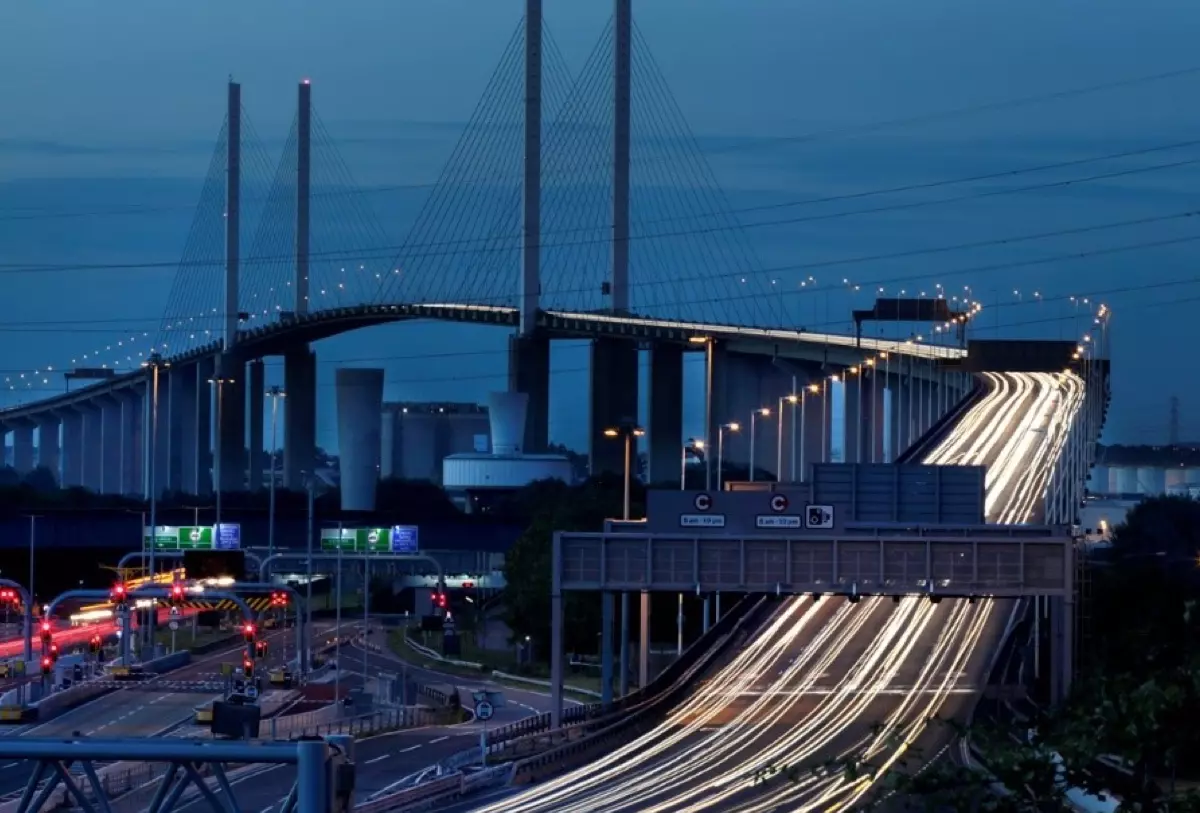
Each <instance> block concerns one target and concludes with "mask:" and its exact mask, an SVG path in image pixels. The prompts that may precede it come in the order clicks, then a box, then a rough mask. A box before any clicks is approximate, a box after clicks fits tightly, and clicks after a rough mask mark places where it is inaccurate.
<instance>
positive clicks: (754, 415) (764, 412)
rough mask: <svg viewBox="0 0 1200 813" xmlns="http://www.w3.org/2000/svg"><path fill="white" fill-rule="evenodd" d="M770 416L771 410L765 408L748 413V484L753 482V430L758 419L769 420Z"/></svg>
mask: <svg viewBox="0 0 1200 813" xmlns="http://www.w3.org/2000/svg"><path fill="white" fill-rule="evenodd" d="M770 416H771V410H769V409H767V408H766V407H762V408H761V409H756V410H754V411H753V412H751V413H750V482H752V483H753V482H754V445H755V441H756V438H755V429H756V428H757V425H758V419H759V418H760V417H763V418H769V417H770Z"/></svg>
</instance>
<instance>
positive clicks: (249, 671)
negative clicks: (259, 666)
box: [242, 658, 254, 677]
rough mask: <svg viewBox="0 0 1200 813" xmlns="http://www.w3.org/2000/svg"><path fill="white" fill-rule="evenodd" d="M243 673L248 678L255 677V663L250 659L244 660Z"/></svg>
mask: <svg viewBox="0 0 1200 813" xmlns="http://www.w3.org/2000/svg"><path fill="white" fill-rule="evenodd" d="M242 672H243V674H245V675H246V677H254V661H252V660H250V659H249V658H245V659H243V660H242Z"/></svg>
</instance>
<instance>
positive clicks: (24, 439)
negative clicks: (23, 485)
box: [12, 423, 33, 474]
mask: <svg viewBox="0 0 1200 813" xmlns="http://www.w3.org/2000/svg"><path fill="white" fill-rule="evenodd" d="M12 436H13V468H14V469H16V470H17V472H18V473H20V474H27V473H29V472H31V471H33V424H31V423H30V424H25V423H22V424H17V425H16V426H14V427H13V428H12Z"/></svg>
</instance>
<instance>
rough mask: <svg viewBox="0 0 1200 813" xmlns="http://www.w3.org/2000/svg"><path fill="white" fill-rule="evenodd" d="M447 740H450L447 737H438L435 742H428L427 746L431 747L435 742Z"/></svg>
mask: <svg viewBox="0 0 1200 813" xmlns="http://www.w3.org/2000/svg"><path fill="white" fill-rule="evenodd" d="M448 739H450V738H449V737H438V738H437V739H436V740H430V741H429V744H430V745H433V744H434V743H435V742H445V741H446V740H448Z"/></svg>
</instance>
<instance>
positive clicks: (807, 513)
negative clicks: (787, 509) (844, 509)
mask: <svg viewBox="0 0 1200 813" xmlns="http://www.w3.org/2000/svg"><path fill="white" fill-rule="evenodd" d="M804 527H805V528H808V529H809V530H815V531H828V530H831V529H832V528H833V506H832V505H810V506H808V507H807V508H805V509H804Z"/></svg>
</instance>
